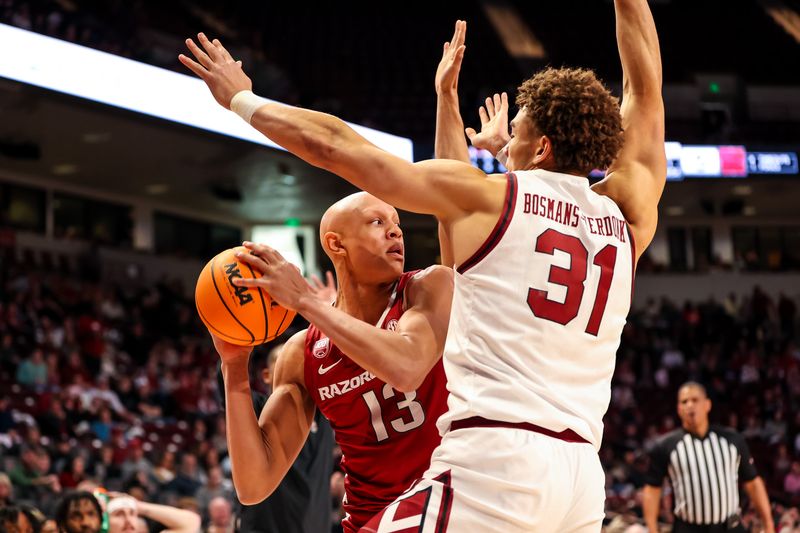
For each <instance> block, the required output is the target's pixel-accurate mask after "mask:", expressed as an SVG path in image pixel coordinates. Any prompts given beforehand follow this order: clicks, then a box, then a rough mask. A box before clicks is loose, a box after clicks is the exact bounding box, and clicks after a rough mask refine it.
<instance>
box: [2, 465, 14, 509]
mask: <svg viewBox="0 0 800 533" xmlns="http://www.w3.org/2000/svg"><path fill="white" fill-rule="evenodd" d="M13 504H14V486H13V485H12V484H11V479H10V478H9V477H8V474H6V473H4V472H0V509H3V508H4V507H9V506H11V505H13Z"/></svg>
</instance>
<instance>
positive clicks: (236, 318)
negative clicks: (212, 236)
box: [211, 257, 256, 343]
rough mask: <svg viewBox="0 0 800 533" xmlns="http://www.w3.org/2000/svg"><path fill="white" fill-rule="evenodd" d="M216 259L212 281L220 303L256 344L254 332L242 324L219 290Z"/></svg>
mask: <svg viewBox="0 0 800 533" xmlns="http://www.w3.org/2000/svg"><path fill="white" fill-rule="evenodd" d="M216 259H217V258H216V257H215V258H214V259H212V260H211V281H212V282H213V283H214V289H216V291H217V296H219V300H220V302H222V305H224V306H225V309H226V310H227V311H228V313H230V315H231V316H232V317H233V319H234V320H235V321H236V323H237V324H239V325H240V326H242V328H243V329H244V330H245V331H246V332H247V334H248V335H250V342H251V343H252V342H255V340H256V336H255V335H253V332H252V331H250V330H249V329H248V327H247V326H245V325H244V324H242V321H241V320H239V318H238V317H237V316H236V313H234V312H233V311H232V310H231V308H230V307H228V303H227V302H226V301H225V298H224V297H223V296H222V291H220V290H219V285H217V277H216V275H215V270H214V262H215V261H216Z"/></svg>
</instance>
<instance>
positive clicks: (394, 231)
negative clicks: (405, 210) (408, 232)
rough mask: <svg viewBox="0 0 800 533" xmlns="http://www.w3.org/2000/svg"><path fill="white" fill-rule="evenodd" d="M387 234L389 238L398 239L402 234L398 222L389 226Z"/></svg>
mask: <svg viewBox="0 0 800 533" xmlns="http://www.w3.org/2000/svg"><path fill="white" fill-rule="evenodd" d="M388 236H389V238H391V239H399V238H400V237H402V236H403V230H401V229H400V226H399V225H398V224H393V225H392V227H390V228H389V233H388Z"/></svg>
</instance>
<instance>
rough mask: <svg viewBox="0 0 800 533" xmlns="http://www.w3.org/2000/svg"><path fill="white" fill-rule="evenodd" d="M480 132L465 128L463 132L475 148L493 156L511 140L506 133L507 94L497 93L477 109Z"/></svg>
mask: <svg viewBox="0 0 800 533" xmlns="http://www.w3.org/2000/svg"><path fill="white" fill-rule="evenodd" d="M478 115H480V118H481V132H480V133H478V132H477V131H475V130H474V129H473V128H467V129H466V130H464V131H465V133H466V134H467V137H469V142H471V143H472V146H474V147H475V148H479V149H483V150H488V151H489V152H490V153H491V154H492V155H493V156H495V157H497V153H498V152H499V151H500V150H502V149H503V147H504V146H505V145H506V144H508V141H510V140H511V135H510V134H509V133H508V95H507V94H506V93H503V94H497V93H495V95H494V96H493V97H491V98H487V99H486V105H485V106H481V107H480V109H478Z"/></svg>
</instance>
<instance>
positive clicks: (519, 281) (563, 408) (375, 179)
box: [180, 0, 666, 533]
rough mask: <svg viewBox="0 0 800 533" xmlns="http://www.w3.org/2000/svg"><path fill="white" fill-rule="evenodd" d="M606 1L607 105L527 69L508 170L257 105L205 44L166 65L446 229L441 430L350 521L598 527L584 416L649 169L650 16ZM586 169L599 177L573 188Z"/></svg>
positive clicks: (593, 460)
mask: <svg viewBox="0 0 800 533" xmlns="http://www.w3.org/2000/svg"><path fill="white" fill-rule="evenodd" d="M614 5H615V9H616V14H617V39H618V44H619V50H620V56H621V59H622V66H623V73H624V87H623V102H622V106H621V110H620V108H619V107H617V101H616V99H614V98H613V97H612V96H611V94H610V93H609V92H608V91H607V90H606V89H605V88H604V87H603V86H602V84H600V82H598V81H597V80H596V78H595V77H594V75H593V74H592V73H591V72H590V71H583V70H569V69H562V70H552V69H550V70H547V71H545V72H543V73H540V74H538V75H537V76H534V77H533V78H531V79H529V80H527V81H526V82H524V83H523V85H522V86H521V87H520V93H519V96H518V103H519V104H521V105H520V107H521V109H520V112H519V114H518V115H517V116H516V118H515V119H514V120H513V121H512V138H511V140H510V142H509V144H508V146H507V147H506V148H505V152H506V153H507V156H508V159H507V166H508V168H510V169H511V170H512V172H511V173H509V174H508V175H502V176H488V177H487V176H486V175H485V174H484V173H483V172H481V171H480V170H478V169H476V168H474V167H472V166H470V165H468V164H467V163H464V162H461V161H447V160H435V161H423V162H419V163H409V162H407V161H404V160H401V159H399V158H397V157H395V156H392V155H390V154H388V153H386V152H384V151H383V150H380V149H379V148H377V147H375V146H374V145H372V144H370V143H369V142H368V141H367V140H365V139H364V138H362V137H361V136H359V135H358V134H357V133H355V132H354V131H353V130H352V129H350V128H349V127H348V126H347V125H346V124H345V123H344V122H342V121H341V120H339V119H337V118H335V117H332V116H330V115H326V114H323V113H317V112H314V111H309V110H304V109H298V108H294V107H291V106H285V105H282V104H278V103H274V102H268V101H264V100H262V99H260V98H259V97H257V96H255V95H253V94H252V92H250V89H251V87H252V85H251V82H250V79H249V78H248V77H247V76H246V75H245V74H244V72H243V71H242V68H241V65H240V64H239V63H237V62H236V61H235V60H234V58H232V57H231V56H230V54H229V53H228V52H227V51H226V50H225V48H224V47H223V46H222V44H221V43H219V41H216V40H215V41H214V42H211V41H209V40H208V39H207V38H206V37H205V36H204V35H202V34H200V35H198V38H199V40H200V44H201V45H202V49H201V48H200V47H198V46H197V45H196V44H195V43H194V42H193V41H192V40H187V46H188V47H189V49H190V51H191V52H192V54H193V55H194V56H195V58H196V60H197V61H195V60H192V59H190V58H189V57H187V56H183V55H182V56H180V60H181V62H182V63H183V64H184V65H186V66H187V67H188V68H189V69H190V70H192V71H193V72H194V73H196V74H197V75H198V76H199V77H200V78H201V79H203V81H205V82H206V84H207V85H208V87H209V89H210V90H211V93H212V94H213V96H214V97H215V99H216V100H217V102H218V103H220V104H221V105H223V106H224V107H226V108H229V109H231V110H233V111H234V112H236V113H237V114H238V115H240V116H241V117H242V118H243V119H244V120H246V121H247V122H248V123H250V124H251V125H252V126H253V127H255V128H256V129H257V130H259V131H260V132H262V133H263V134H264V135H266V136H268V137H269V138H270V139H272V140H273V141H274V142H276V143H278V144H279V145H281V146H283V147H284V148H286V149H287V150H289V151H290V152H292V153H294V154H296V155H297V156H299V157H301V158H302V159H304V160H306V161H308V162H309V163H311V164H313V165H316V166H319V167H321V168H324V169H326V170H329V171H330V172H332V173H334V174H338V175H339V176H341V177H343V178H345V179H346V180H348V181H349V182H351V183H353V184H354V185H356V186H357V187H360V188H361V189H363V190H366V191H368V192H370V193H371V194H373V195H375V196H377V197H379V198H381V199H383V200H385V201H387V202H388V203H390V204H392V205H394V206H397V207H398V208H401V209H406V210H409V211H414V212H418V213H428V214H433V215H435V216H436V217H437V218H438V219H439V220H440V222H441V224H442V229H443V232H444V233H445V235H446V237H447V238H448V239H449V243H450V251H451V252H452V259H453V263H454V264H455V265H457V272H456V274H455V287H454V296H453V304H452V311H451V321H450V327H449V331H448V337H447V342H446V346H445V352H444V364H445V368H446V371H447V376H448V389H449V391H450V398H449V401H448V407H449V411H448V413H447V414H445V415H444V416H443V417H442V418H441V419H440V420H439V429H440V431H441V432H442V434H443V435H444V436H443V439H442V443H441V445H440V446H439V448H437V450H436V451H435V452H434V454H433V457H432V459H431V466H430V469H429V470H428V472H427V473H426V474H425V476H424V477H423V479H422V480H421V481H420V482H418V483H417V484H416V485H414V487H413V488H412V489H411V490H409V491H408V492H407V493H406V494H405V495H404V496H402V497H401V498H400V499H398V500H397V501H396V502H394V503H393V504H392V505H390V506H389V507H387V509H386V510H384V512H383V513H381V514H380V515H378V516H377V517H375V518H374V519H373V520H372V521H370V523H369V524H368V525H367V527H366V528H365V529H364V530H363V531H384V532H411V531H423V532H428V531H431V532H433V531H445V530H446V529H448V527H449V530H450V531H458V532H467V531H468V532H472V531H487V532H488V531H502V532H523V531H524V532H539V533H541V532H554V533H555V532H559V533H562V532H572V531H575V532H590V531H592V532H595V531H599V530H600V527H601V523H602V519H603V503H604V488H603V485H604V476H603V472H602V468H601V466H600V461H599V458H598V456H597V450H598V449H599V446H600V443H601V438H602V416H603V414H604V413H605V410H606V408H607V406H608V402H609V398H610V385H611V376H612V373H613V368H614V360H615V353H616V349H617V347H618V345H619V339H620V334H621V332H622V328H623V326H624V324H625V317H626V315H627V313H628V308H629V305H630V298H631V292H632V287H631V284H632V282H633V268H634V266H635V261H636V259H637V258H638V256H639V254H641V251H642V250H644V249H645V248H646V247H647V245H648V244H649V243H650V241H651V240H652V238H653V234H654V233H655V229H656V222H657V210H656V208H657V204H658V199H659V198H660V195H661V192H662V190H663V187H664V182H665V178H666V158H665V154H664V111H663V101H662V99H661V60H660V53H659V48H658V39H657V35H656V31H655V25H654V23H653V19H652V15H651V13H650V10H649V8H648V6H647V2H646V0H615V3H614ZM620 111H621V113H620ZM620 115H621V116H620ZM623 130H624V133H625V143H624V145H623V142H622V140H623V139H622V132H623ZM593 168H608V174H607V177H606V178H605V179H604V180H603V181H602V182H600V183H598V184H597V185H595V186H594V187H593V188H590V187H589V184H588V181H587V179H586V176H587V174H588V173H589V172H590V171H591V170H592V169H593ZM634 243H636V246H634ZM281 303H284V302H281Z"/></svg>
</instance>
